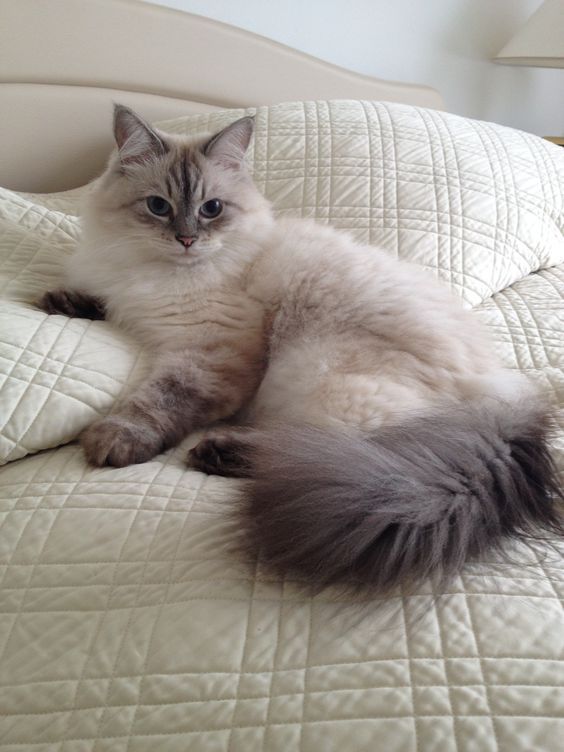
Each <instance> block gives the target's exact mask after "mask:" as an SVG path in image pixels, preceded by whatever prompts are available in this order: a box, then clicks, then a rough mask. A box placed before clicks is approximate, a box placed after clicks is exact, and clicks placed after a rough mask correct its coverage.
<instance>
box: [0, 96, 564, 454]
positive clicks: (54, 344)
mask: <svg viewBox="0 0 564 752" xmlns="http://www.w3.org/2000/svg"><path fill="white" fill-rule="evenodd" d="M246 113H251V114H256V134H255V140H254V144H253V146H252V148H251V150H250V153H249V165H250V167H251V169H252V170H253V172H254V176H255V180H256V182H257V184H258V186H259V188H260V189H261V190H262V191H263V192H264V193H265V194H266V196H267V197H268V198H269V199H270V200H271V201H272V202H273V204H274V207H275V209H276V211H277V212H279V213H282V214H301V215H303V216H311V217H315V218H316V219H318V220H319V221H321V222H330V223H331V224H333V225H334V226H336V227H340V228H344V229H346V230H348V231H349V232H351V233H352V234H353V235H354V236H355V237H356V238H357V239H358V240H360V241H362V242H367V243H373V244H376V245H381V246H383V247H384V248H386V249H388V250H389V251H390V252H391V253H393V254H396V255H398V256H400V257H401V258H405V259H410V260H412V261H416V262H418V263H420V264H423V265H425V266H426V267H428V268H430V269H432V270H433V271H434V272H436V273H437V274H438V275H439V276H440V277H442V278H443V279H444V280H445V281H446V282H448V283H449V284H450V285H451V287H452V288H453V290H455V291H456V292H457V293H458V294H459V295H460V296H461V297H462V298H463V299H464V301H465V302H466V303H467V304H468V305H472V306H474V305H477V304H479V303H480V302H482V301H483V300H485V299H486V298H488V297H489V296H491V295H492V294H493V293H494V292H496V291H499V290H501V289H503V288H505V287H507V286H508V285H511V284H512V283H513V282H515V281H516V280H519V279H522V278H523V277H525V276H526V275H528V274H529V273H531V272H533V271H536V270H538V269H540V268H544V267H547V266H550V265H555V264H558V263H562V262H563V261H564V237H563V235H562V228H563V227H564V195H563V194H564V150H559V148H558V147H556V146H554V145H552V144H550V143H548V142H546V141H543V140H542V139H540V138H538V137H536V136H532V135H530V134H526V133H521V132H519V131H515V130H512V129H509V128H503V127H501V126H497V125H492V124H490V123H481V122H476V121H472V120H468V119H466V118H461V117H457V116H455V115H449V114H447V113H443V112H435V111H431V110H425V109H421V108H417V107H409V106H406V105H398V104H386V103H381V102H358V101H337V102H305V103H304V102H297V103H288V104H281V105H275V106H270V107H259V108H258V109H256V110H254V109H249V110H225V111H216V112H213V113H206V114H202V115H190V116H187V117H185V118H178V119H175V120H172V121H167V122H165V123H161V124H160V125H159V127H161V128H162V129H163V130H168V131H170V132H174V133H186V134H193V133H198V132H201V131H215V130H219V129H220V128H221V127H223V126H224V125H226V124H227V123H229V122H231V121H232V120H235V119H236V118H238V117H241V116H242V115H244V114H246ZM108 127H109V124H108ZM82 190H83V189H82ZM82 190H78V191H73V192H70V193H68V194H57V195H53V196H32V195H25V194H16V193H13V192H10V191H1V192H0V263H1V273H0V291H1V297H2V300H1V301H0V379H1V381H0V383H1V386H2V389H1V393H0V426H1V441H0V462H7V461H9V460H12V459H17V458H18V457H22V456H24V455H25V454H27V453H32V452H37V451H39V450H41V449H45V448H48V447H52V446H56V445H58V444H61V443H64V442H67V441H70V440H72V439H73V438H75V437H76V436H77V435H78V433H79V432H80V431H81V430H82V429H83V428H85V427H86V426H87V425H88V424H89V423H90V422H91V421H92V420H93V419H94V418H95V417H96V416H97V415H99V414H102V413H104V412H107V411H108V410H109V409H110V408H111V406H112V405H113V404H114V403H115V401H116V399H117V398H118V397H119V395H120V394H121V393H122V392H123V391H124V389H125V387H126V386H127V384H128V383H131V380H132V379H134V378H136V377H137V375H138V373H139V370H136V369H138V368H140V367H141V366H142V359H141V360H140V359H139V351H138V349H137V348H136V346H135V345H134V343H132V342H130V341H129V340H128V338H127V337H125V336H124V335H123V334H122V333H120V332H118V331H116V330H114V329H113V328H112V327H111V326H110V325H109V324H107V323H105V322H88V321H83V320H68V319H65V318H64V317H59V316H46V315H45V314H43V313H42V312H40V311H38V310H36V309H34V308H33V307H32V302H33V300H34V299H36V298H37V297H39V295H40V294H41V293H42V292H43V291H45V290H47V289H49V288H52V287H53V286H56V285H57V284H58V280H59V278H60V262H61V261H62V260H64V258H65V257H66V256H67V255H68V254H69V253H72V249H73V247H74V246H75V244H76V240H77V237H78V233H79V226H78V220H77V218H76V217H75V216H74V215H75V213H76V211H77V202H78V200H79V198H80V195H81V192H82ZM413 294H414V295H416V294H417V291H416V290H414V291H413Z"/></svg>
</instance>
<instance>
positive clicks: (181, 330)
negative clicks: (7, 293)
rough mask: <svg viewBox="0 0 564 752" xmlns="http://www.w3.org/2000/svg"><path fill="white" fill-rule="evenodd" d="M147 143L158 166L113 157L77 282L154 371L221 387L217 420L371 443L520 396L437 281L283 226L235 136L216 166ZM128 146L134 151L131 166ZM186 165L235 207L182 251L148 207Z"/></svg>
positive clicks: (374, 251) (184, 147)
mask: <svg viewBox="0 0 564 752" xmlns="http://www.w3.org/2000/svg"><path fill="white" fill-rule="evenodd" d="M153 133H154V134H156V136H158V137H159V138H160V139H162V141H163V142H166V143H167V144H168V148H169V151H168V152H167V154H166V155H165V156H164V157H163V158H162V159H161V160H158V159H152V160H151V159H149V160H147V159H143V160H140V161H139V164H138V165H135V164H134V165H133V166H132V167H131V168H128V169H127V170H125V175H124V171H123V170H120V163H119V161H120V154H118V153H116V154H115V155H114V156H113V157H112V159H111V161H110V164H109V166H108V170H107V171H106V173H105V175H104V176H102V178H101V179H100V180H99V181H98V182H97V184H96V185H95V186H94V187H93V190H92V192H91V194H90V197H89V200H88V203H87V205H86V207H85V211H84V232H83V239H82V242H81V244H80V247H79V249H78V251H77V253H76V254H75V256H74V258H73V259H72V262H71V264H70V267H69V270H68V282H69V285H70V286H71V287H72V288H74V289H78V290H80V291H83V292H85V293H88V294H90V295H93V296H96V297H99V298H101V299H103V300H104V302H105V304H106V308H107V311H108V315H109V318H110V319H112V320H114V321H115V322H116V323H117V324H118V325H119V326H122V327H125V328H127V329H128V330H130V331H131V332H132V333H133V334H134V335H135V336H137V337H138V338H139V339H140V340H141V341H142V342H143V343H144V344H146V345H147V346H148V347H149V348H151V349H152V350H153V351H154V352H155V362H156V363H157V364H158V368H159V369H160V371H159V372H160V373H162V372H163V369H164V370H165V371H166V369H167V367H168V366H167V364H168V363H169V364H170V368H172V369H173V370H174V369H176V370H177V369H182V368H183V363H185V364H190V367H193V366H194V364H196V365H197V368H198V369H199V370H198V373H200V374H201V378H202V380H203V382H204V383H203V388H204V389H205V381H206V374H213V377H214V378H215V379H218V378H219V379H220V380H221V379H222V378H223V379H224V381H225V384H226V386H225V390H226V395H227V394H228V393H229V395H230V396H229V398H227V396H226V399H225V401H224V402H223V403H221V400H220V404H218V405H217V406H216V407H215V408H214V409H213V410H210V413H209V416H208V418H209V420H210V421H211V420H215V419H217V418H226V417H229V416H231V415H233V414H234V413H236V412H237V411H239V410H240V409H241V408H245V410H244V412H243V413H242V415H243V416H244V418H245V420H250V421H252V422H253V423H255V424H257V423H259V424H260V423H261V422H264V421H270V420H273V419H274V420H277V421H286V420H290V421H293V422H295V421H296V420H299V421H305V422H310V423H314V424H317V425H330V424H336V425H341V426H343V427H350V428H355V429H360V430H361V431H368V430H372V429H374V428H375V427H377V426H380V425H382V424H386V423H390V422H397V421H398V419H400V418H401V416H402V415H412V414H414V413H421V412H428V411H432V410H433V409H434V408H435V406H436V405H437V404H438V403H445V402H449V403H452V402H463V401H466V400H470V399H473V398H476V397H481V396H484V395H485V396H489V397H493V398H500V399H514V398H515V396H516V393H519V391H520V390H526V388H527V387H526V383H525V381H524V379H522V378H521V377H519V376H516V375H512V374H509V373H508V372H506V371H505V370H504V369H503V368H502V367H501V366H500V364H499V363H498V361H497V358H496V357H495V355H494V354H493V352H492V350H491V348H490V345H489V343H488V341H487V337H486V336H485V335H484V332H482V330H481V329H480V328H479V326H478V324H477V323H476V321H475V319H474V318H473V316H472V315H471V313H469V312H466V311H464V310H463V309H462V307H461V305H460V303H459V301H458V300H457V299H455V298H454V297H453V296H452V295H451V293H450V292H449V291H448V290H447V289H446V287H445V286H443V285H442V284H441V283H439V282H438V281H436V280H435V279H434V278H433V276H432V274H431V273H429V272H426V271H424V270H423V269H420V268H417V267H414V266H411V265H409V264H407V263H404V262H400V261H398V260H396V259H394V258H393V257H391V256H390V255H389V254H388V253H386V252H385V251H383V250H381V249H378V248H374V247H368V246H361V245H359V244H357V243H355V242H354V240H353V239H352V238H351V237H349V236H348V235H346V234H344V233H341V232H337V231H336V230H334V229H332V228H331V227H328V226H321V225H319V224H315V223H314V222H312V221H307V220H301V219H284V220H276V219H275V218H274V216H273V214H272V212H271V209H270V207H269V205H268V204H267V202H266V201H265V200H264V198H263V197H262V196H261V195H260V193H259V192H258V190H257V189H256V188H255V187H254V185H253V184H252V182H251V181H250V179H249V178H248V176H247V173H246V170H245V168H244V166H243V165H242V164H240V161H241V159H242V154H243V152H244V148H241V149H240V152H241V153H240V154H239V155H238V156H239V163H237V159H236V157H237V155H235V156H233V154H229V153H228V152H229V148H231V149H232V148H233V138H234V137H233V133H231V136H230V137H225V138H224V141H225V144H224V149H223V153H221V151H220V153H216V154H212V155H211V156H204V155H203V153H202V144H204V143H205V139H200V140H198V141H197V142H190V141H188V140H185V139H181V138H179V137H172V136H169V135H165V134H162V133H159V132H158V131H153ZM138 140H139V139H138ZM141 141H142V139H141ZM118 143H119V141H118ZM235 146H237V143H236V144H235ZM244 146H245V145H243V147H244ZM134 147H135V144H133V147H132V143H131V142H127V143H126V148H125V149H122V154H121V159H122V160H123V152H124V151H125V152H126V155H127V158H128V159H130V158H131V155H132V154H133V156H135V148H134ZM143 148H147V147H146V145H145V146H144V147H143ZM226 153H228V154H227V155H228V157H229V159H226ZM186 154H188V155H189V159H191V160H192V161H193V162H194V163H196V164H197V166H198V169H199V170H200V171H201V174H202V175H203V180H202V186H200V188H198V190H199V191H200V193H199V194H197V195H195V205H198V203H200V202H201V201H204V200H207V199H209V198H212V197H219V198H221V199H222V200H225V201H231V202H233V204H234V208H233V210H232V212H231V214H230V215H229V217H227V219H226V224H225V226H224V227H222V228H220V229H218V230H217V231H213V222H210V223H209V228H208V229H209V232H208V234H206V232H205V229H206V228H204V229H203V230H202V234H201V236H199V237H198V240H197V241H196V242H195V243H194V245H193V246H191V247H190V248H189V249H188V250H187V251H186V250H184V249H183V248H180V246H179V243H178V242H177V241H176V240H175V239H174V237H173V236H171V235H170V234H167V232H166V230H165V229H164V228H161V226H160V225H159V224H158V221H157V223H156V226H155V223H154V222H153V223H152V224H151V223H148V221H146V218H144V217H143V216H142V215H140V214H139V212H141V213H142V212H143V211H145V212H146V211H147V210H146V209H144V208H143V207H142V206H140V205H138V204H139V201H138V199H139V197H140V196H141V197H144V196H146V195H148V194H152V193H156V194H158V195H161V196H162V195H166V194H165V187H164V177H165V175H166V173H167V170H168V169H169V168H171V165H173V164H174V160H178V159H181V158H185V155H186ZM204 187H205V193H204V192H203V191H204ZM169 198H171V197H169ZM171 200H172V199H171ZM136 202H137V203H136ZM259 383H260V386H259V387H258V390H257V385H258V384H259ZM227 384H229V388H228V387H227ZM199 422H200V423H202V421H199ZM204 422H208V421H204ZM196 427H199V426H198V425H187V426H186V431H189V430H192V429H193V428H196Z"/></svg>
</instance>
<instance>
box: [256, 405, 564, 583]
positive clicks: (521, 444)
mask: <svg viewBox="0 0 564 752" xmlns="http://www.w3.org/2000/svg"><path fill="white" fill-rule="evenodd" d="M498 408H499V409H495V410H491V409H486V408H483V407H468V408H460V409H458V410H454V411H449V412H448V413H447V412H445V413H443V414H442V415H438V416H435V417H432V418H430V419H418V420H413V421H412V422H410V423H406V424H405V425H400V426H392V427H388V428H385V429H383V430H381V431H380V432H378V434H377V435H375V436H374V437H373V438H372V439H364V438H360V437H358V438H351V437H347V436H345V435H342V434H338V433H332V432H328V431H324V430H321V429H318V428H313V427H289V428H285V429H277V430H275V431H274V432H272V433H265V434H264V435H263V436H262V437H260V438H258V439H255V440H254V442H253V446H252V447H248V448H247V450H246V452H245V456H246V457H247V458H249V461H250V464H251V467H252V475H253V476H254V482H253V483H252V484H250V487H249V489H248V491H247V495H246V497H245V500H244V503H243V507H242V508H243V515H244V520H245V526H244V531H243V533H242V538H243V541H244V542H243V545H244V546H245V547H246V548H247V549H250V550H252V552H253V553H256V551H257V550H260V551H261V555H262V557H263V558H264V562H265V563H266V564H267V565H269V566H270V567H271V568H273V569H274V570H275V571H277V572H279V573H282V574H289V575H297V576H298V577H300V578H304V577H306V578H308V579H309V580H310V581H311V582H312V583H313V584H314V585H316V586H318V587H325V586H327V585H331V584H334V583H348V584H351V585H352V586H355V585H356V586H358V585H359V584H360V585H368V586H369V587H371V588H373V589H375V590H376V591H380V592H387V591H390V590H391V589H392V588H395V587H397V586H398V585H406V584H407V585H411V586H413V585H416V584H419V583H420V582H422V581H423V580H425V579H426V578H428V577H432V578H435V579H436V580H437V581H438V582H439V584H440V585H444V584H445V583H446V582H447V581H448V580H449V579H450V578H451V577H452V576H453V575H455V574H456V573H458V572H459V571H460V570H461V569H462V567H463V566H464V564H465V563H466V562H467V561H470V560H473V559H477V558H479V557H481V556H483V555H484V554H485V553H486V552H489V551H491V550H492V549H494V550H496V549H497V550H502V547H503V543H504V542H505V541H506V540H507V539H509V538H520V539H524V540H528V539H529V540H530V539H531V538H540V537H543V536H548V535H549V534H557V535H563V534H564V523H563V518H562V515H561V512H560V511H559V509H558V506H557V500H558V499H560V500H562V498H563V496H562V491H561V490H560V489H559V487H558V485H557V481H556V477H555V471H554V467H553V464H552V460H551V458H550V454H549V451H548V447H547V435H548V433H549V428H550V423H549V419H548V417H547V414H546V412H545V411H544V410H543V409H542V408H539V407H535V406H521V407H516V406H512V407H509V406H508V405H504V406H503V407H502V406H501V405H498Z"/></svg>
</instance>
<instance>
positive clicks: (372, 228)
mask: <svg viewBox="0 0 564 752" xmlns="http://www.w3.org/2000/svg"><path fill="white" fill-rule="evenodd" d="M0 12H1V14H2V24H1V25H0V55H1V56H2V59H1V64H0V103H1V104H2V113H3V117H2V122H1V123H0V165H1V170H0V184H1V185H2V189H0V258H1V260H2V264H1V267H0V290H1V301H0V379H1V380H0V385H1V391H0V425H1V426H2V429H1V435H0V457H1V461H2V467H1V468H0V587H1V593H2V594H1V597H0V749H1V750H5V751H6V752H8V751H9V752H16V751H18V752H19V751H20V750H22V749H25V750H28V749H29V750H36V751H37V752H55V750H57V752H83V751H86V750H88V751H89V752H104V751H105V750H107V751H108V752H109V751H110V750H111V751H112V752H116V751H117V752H148V751H149V750H159V752H161V751H163V752H167V751H168V750H170V751H171V752H180V751H182V752H184V751H186V750H197V751H198V752H199V751H200V750H202V751H206V752H207V751H208V750H210V751H211V750H218V751H219V750H221V751H225V752H235V751H241V752H243V751H244V752H254V751H255V750H267V751H268V752H279V751H280V752H282V750H283V751H284V752H287V751H288V750H303V751H304V752H318V750H324V751H325V750H335V751H337V750H339V751H341V750H347V751H348V750H350V751H351V752H361V751H362V752H364V751H365V750H366V751H368V750H374V749H382V750H386V752H388V751H390V752H392V751H393V750H397V751H398V752H399V751H400V750H401V751H402V752H407V751H408V750H413V751H415V750H441V752H442V751H443V750H464V751H465V752H470V751H471V750H480V752H488V751H489V750H492V751H494V750H502V751H503V752H515V751H517V750H523V752H524V751H525V750H527V751H529V750H533V749H534V750H543V751H550V750H559V749H561V739H562V735H563V734H564V611H563V607H562V600H563V598H564V564H563V559H562V553H563V552H564V551H563V548H562V545H561V543H560V542H558V541H551V542H547V544H546V545H538V546H536V547H534V548H527V547H515V550H514V551H512V552H511V559H510V561H507V560H500V559H496V558H494V557H492V558H491V559H490V560H488V561H482V562H478V563H475V564H472V565H469V566H468V567H467V569H466V570H465V571H464V573H463V574H462V576H460V577H459V578H457V579H456V580H455V581H454V582H453V583H452V584H451V586H450V587H449V588H448V590H447V592H445V593H434V592H433V591H432V589H431V587H430V586H426V587H422V588H421V589H420V590H419V591H418V592H416V593H411V594H407V593H403V592H397V593H395V594H394V595H393V596H392V597H389V598H386V599H381V598H374V597H369V596H367V595H365V596H357V597H352V596H349V595H346V594H343V593H342V592H339V591H325V592H323V593H317V594H314V593H312V592H310V591H309V590H308V588H307V587H306V586H305V585H304V583H301V582H299V581H294V580H292V581H291V580H285V581H281V580H278V579H276V578H273V577H272V576H271V575H270V574H269V573H268V572H267V571H264V570H263V568H262V567H261V562H260V557H259V558H258V559H257V561H256V562H254V563H253V564H252V565H249V563H248V562H244V561H242V560H241V559H240V558H238V557H237V555H236V554H235V553H234V552H233V550H232V540H233V536H234V529H233V525H234V522H233V518H232V516H231V515H230V514H228V512H229V509H230V504H231V502H232V499H233V497H234V494H235V491H236V482H235V481H230V480H226V479H222V478H217V477H208V476H205V475H202V474H200V473H198V472H195V471H193V470H189V469H187V468H186V466H185V464H184V457H185V454H186V451H187V448H188V447H189V446H191V445H192V444H193V443H195V441H196V440H197V437H194V436H192V437H189V438H188V439H187V440H186V441H185V442H183V444H182V446H181V447H179V448H177V449H175V450H171V451H168V452H166V453H164V454H163V455H160V456H159V457H157V458H155V459H154V460H153V461H151V462H147V463H145V464H142V465H136V466H132V467H128V468H123V469H111V468H104V469H91V468H89V467H87V466H86V464H85V462H84V459H83V456H82V452H81V449H80V447H79V446H78V444H77V442H76V439H77V436H78V435H79V433H80V431H81V430H82V429H83V428H84V427H85V426H86V425H88V424H89V423H90V422H91V421H92V420H93V419H94V418H95V417H96V416H98V415H101V414H103V413H105V412H108V411H109V410H111V409H112V406H113V405H114V404H115V402H116V400H118V399H119V398H120V396H121V395H122V394H124V393H125V391H126V390H127V389H128V387H129V386H130V385H131V384H132V383H133V382H134V381H135V379H136V378H137V377H138V375H139V373H141V372H142V370H143V368H144V363H145V358H146V354H145V353H143V352H141V351H139V349H138V348H137V347H136V345H135V343H134V342H131V341H129V340H128V338H127V337H125V336H124V335H123V334H122V333H120V332H118V331H115V330H113V329H112V327H111V326H109V325H108V324H106V323H105V322H99V321H95V322H88V321H83V320H69V319H65V318H63V317H59V316H46V315H45V314H44V313H42V312H41V311H38V310H37V309H36V308H34V306H33V301H34V299H35V298H36V297H37V296H38V295H39V294H40V293H41V292H42V291H43V290H45V289H48V288H49V287H50V286H51V285H52V284H54V283H56V281H57V279H58V277H59V276H60V267H61V261H63V260H64V258H65V256H66V255H67V254H69V253H72V251H73V248H74V246H75V244H76V241H77V238H78V234H79V220H78V218H77V214H78V211H79V205H80V200H81V197H82V196H83V194H84V191H85V190H87V187H85V184H86V183H87V182H88V181H89V180H91V179H92V178H93V177H95V175H96V174H97V172H99V170H100V169H101V168H102V167H103V163H104V159H105V158H106V157H107V154H108V152H109V149H110V148H111V137H110V126H109V123H110V113H111V102H112V101H120V102H123V103H125V104H128V105H130V106H132V107H135V108H136V109H138V110H139V111H140V112H141V113H142V114H143V115H145V117H147V118H148V119H151V120H153V121H155V120H158V121H164V122H162V124H161V127H163V128H164V129H165V130H170V131H171V132H177V133H197V132H200V131H204V130H210V131H211V130H213V129H215V128H219V127H221V126H222V125H224V124H226V123H228V122H230V121H231V120H233V119H235V118H236V117H239V116H240V115H241V114H243V113H244V112H250V113H252V114H254V115H255V121H256V137H255V141H254V144H253V147H252V149H251V152H250V154H249V164H250V167H251V169H252V170H253V173H254V176H255V180H256V181H257V183H258V185H259V186H260V187H261V189H262V190H263V191H264V192H265V193H266V195H267V196H268V197H269V198H270V200H271V201H272V202H273V204H274V207H275V209H276V211H277V212H279V213H281V214H284V213H287V214H301V215H303V216H313V217H315V218H317V220H318V221H321V222H331V223H332V224H334V225H336V226H337V227H340V228H342V229H345V230H347V231H348V232H351V233H353V234H354V235H355V236H356V237H358V239H360V240H363V241H369V242H372V243H374V244H379V245H382V246H383V247H384V248H386V249H387V250H389V252H390V253H395V254H397V255H398V256H400V257H404V258H408V259H411V260H413V261H416V262H417V263H421V264H423V265H424V266H426V267H427V268H428V269H429V270H430V271H431V272H432V273H435V274H436V275H437V276H439V277H440V278H442V279H443V280H444V282H445V284H448V285H450V286H451V288H452V289H453V291H454V292H455V293H456V294H459V295H460V296H461V298H462V299H463V301H464V303H465V304H466V305H467V306H468V307H471V308H473V309H474V311H475V315H476V316H479V317H481V318H482V320H483V321H485V323H486V324H487V326H488V327H490V329H491V333H492V336H493V337H494V338H495V340H496V343H497V347H498V349H499V351H500V352H501V354H502V357H503V358H504V359H505V361H506V362H507V364H508V365H509V366H510V367H512V368H519V369H521V370H524V371H526V372H527V373H528V374H529V375H530V377H531V378H532V379H533V380H535V381H536V382H537V383H538V385H539V388H541V389H542V390H544V391H545V392H546V394H547V395H548V396H549V397H550V399H551V400H552V401H553V403H554V410H555V416H556V418H555V419H556V423H557V430H556V431H555V437H554V442H553V444H554V455H555V458H556V461H557V464H558V467H559V471H560V473H561V476H560V477H561V478H562V477H564V476H563V473H564V415H563V412H562V406H563V405H564V334H563V333H564V235H563V231H564V150H562V149H559V147H557V146H555V145H553V144H550V143H548V142H546V141H543V140H542V139H539V138H537V137H535V136H532V135H530V134H525V133H521V132H518V131H514V130H511V129H507V128H502V127H501V126H497V125H494V124H489V123H479V122H476V121H471V120H468V119H465V118H459V117H456V116H455V115H451V114H448V113H446V112H444V111H443V103H442V100H441V98H440V96H439V94H438V93H437V92H435V91H433V90H432V89H429V88H427V87H424V86H417V85H414V86H408V85H405V84H395V83H389V82H384V81H378V80H375V79H370V78H366V77H363V76H359V75H358V74H355V73H352V72H350V71H344V70H341V69H338V68H335V67H334V66H331V65H329V64H326V63H324V62H322V61H318V60H315V59H313V58H309V57H308V56H306V55H302V54H301V53H297V52H295V51H293V50H289V49H288V48H284V47H282V46H280V45H277V44H274V43H273V42H271V41H269V40H265V39H262V38H260V37H256V36H254V35H252V34H248V33H246V32H243V31H241V30H238V29H234V28H230V27H227V26H224V25H222V24H218V23H215V22H212V21H209V20H206V19H202V18H199V17H196V16H190V15H189V14H180V13H177V12H174V11H170V10H167V9H164V8H160V7H155V6H151V5H148V4H145V3H140V2H133V1H132V0H112V1H110V0H90V2H89V3H87V4H86V3H80V4H79V3H76V2H73V0H27V2H26V3H13V2H8V1H7V0H0ZM149 44H150V45H152V47H153V48H154V49H157V50H161V51H162V56H161V57H160V58H159V60H158V64H156V63H155V62H154V61H155V58H154V56H149V55H147V46H148V45H149ZM233 61H236V64H234V62H233ZM414 294H416V291H414Z"/></svg>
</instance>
